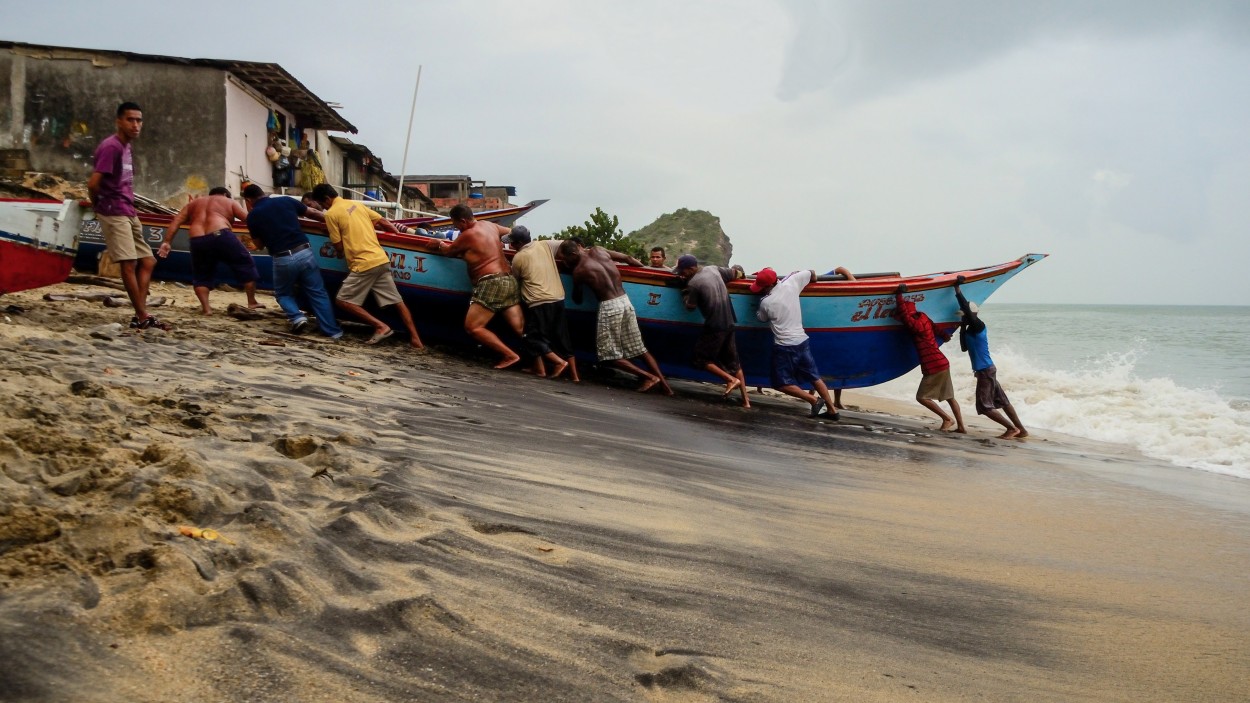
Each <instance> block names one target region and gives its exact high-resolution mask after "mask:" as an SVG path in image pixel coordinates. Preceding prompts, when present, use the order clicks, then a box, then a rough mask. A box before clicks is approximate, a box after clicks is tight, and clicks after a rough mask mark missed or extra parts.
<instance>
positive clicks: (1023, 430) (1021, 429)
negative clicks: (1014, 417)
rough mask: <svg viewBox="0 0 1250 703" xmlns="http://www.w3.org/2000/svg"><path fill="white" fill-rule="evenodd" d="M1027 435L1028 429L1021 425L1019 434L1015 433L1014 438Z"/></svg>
mask: <svg viewBox="0 0 1250 703" xmlns="http://www.w3.org/2000/svg"><path fill="white" fill-rule="evenodd" d="M1028 436H1029V431H1028V430H1026V429H1024V428H1023V427H1021V428H1020V434H1018V435H1016V439H1024V438H1025V437H1028Z"/></svg>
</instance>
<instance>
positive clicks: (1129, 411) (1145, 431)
mask: <svg viewBox="0 0 1250 703" xmlns="http://www.w3.org/2000/svg"><path fill="white" fill-rule="evenodd" d="M1145 344H1146V343H1145V342H1144V341H1142V340H1139V341H1138V342H1136V343H1135V344H1134V346H1133V347H1132V348H1131V349H1129V350H1128V351H1124V352H1117V353H1112V354H1105V355H1104V356H1102V357H1100V358H1097V359H1091V360H1087V361H1085V362H1082V363H1080V364H1078V365H1075V366H1074V367H1073V368H1069V369H1050V368H1045V367H1043V366H1041V365H1039V364H1037V363H1035V362H1033V361H1031V360H1030V359H1029V358H1028V357H1027V356H1025V355H1024V354H1021V353H1019V352H1017V351H1016V350H1014V349H1013V348H1011V347H1010V346H1006V345H1004V346H1002V347H1001V348H996V349H994V361H995V365H996V366H997V368H998V379H999V381H1000V382H1001V383H1002V384H1003V388H1004V389H1005V390H1006V391H1007V395H1008V396H1010V397H1011V402H1012V404H1014V405H1015V407H1016V411H1017V412H1018V413H1019V415H1020V419H1021V421H1022V422H1023V423H1024V424H1025V426H1026V427H1029V428H1039V429H1046V430H1054V431H1058V432H1063V433H1065V434H1070V435H1073V436H1077V437H1084V438H1087V439H1094V440H1099V441H1103V442H1114V443H1117V444H1125V445H1129V446H1132V447H1135V448H1136V449H1138V450H1139V451H1141V452H1142V453H1143V454H1145V455H1146V456H1149V457H1153V458H1156V459H1162V460H1164V461H1168V462H1171V463H1173V464H1177V465H1179V466H1185V467H1190V468H1194V469H1201V470H1203V471H1211V472H1215V473H1221V474H1227V475H1230V476H1236V477H1239V478H1246V479H1250V402H1247V401H1246V400H1245V399H1232V400H1230V399H1227V398H1224V397H1221V395H1220V393H1219V390H1218V389H1217V388H1188V387H1185V386H1182V385H1180V384H1178V383H1176V382H1175V381H1174V380H1172V379H1171V378H1141V377H1139V376H1138V374H1137V372H1136V369H1137V366H1138V360H1139V358H1140V357H1141V356H1142V355H1143V354H1144V353H1145V348H1146V347H1145ZM956 349H957V347H956ZM944 351H946V350H944ZM947 356H948V357H950V359H951V371H952V375H953V377H954V380H955V392H956V397H957V399H958V400H959V401H960V405H961V406H962V407H963V408H964V413H965V415H968V414H974V413H975V412H976V411H975V409H974V406H973V405H972V398H973V391H974V389H975V387H976V380H975V378H974V377H973V376H972V371H971V368H970V367H969V365H968V359H967V355H965V354H962V353H959V354H958V355H957V356H953V355H952V354H951V353H950V352H949V351H947ZM918 382H919V372H918V371H914V372H912V373H911V374H908V375H907V376H904V377H903V378H900V379H895V380H894V381H891V382H889V383H886V384H883V385H881V386H877V387H875V388H871V389H867V392H869V393H872V394H875V395H880V396H883V397H889V398H896V399H907V400H910V399H912V398H914V397H915V389H916V384H917V383H918Z"/></svg>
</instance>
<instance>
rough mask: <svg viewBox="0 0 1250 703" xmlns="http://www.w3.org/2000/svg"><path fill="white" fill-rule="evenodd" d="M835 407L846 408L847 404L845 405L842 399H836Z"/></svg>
mask: <svg viewBox="0 0 1250 703" xmlns="http://www.w3.org/2000/svg"><path fill="white" fill-rule="evenodd" d="M833 407H834V408H836V409H838V410H846V406H845V405H843V404H842V401H840V400H835V401H833Z"/></svg>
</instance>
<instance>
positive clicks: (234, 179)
mask: <svg viewBox="0 0 1250 703" xmlns="http://www.w3.org/2000/svg"><path fill="white" fill-rule="evenodd" d="M225 91H226V135H227V137H226V154H225V169H226V172H227V174H228V176H227V177H226V181H225V184H224V185H225V186H226V187H227V188H229V189H230V192H232V193H234V194H235V195H238V194H239V193H240V192H241V191H242V188H241V187H240V180H241V178H240V174H239V171H240V168H241V169H242V171H243V173H244V174H246V175H247V176H248V177H249V178H251V181H252V182H253V183H255V184H257V185H259V186H260V187H262V188H264V189H265V190H266V191H272V190H273V164H272V163H270V161H269V159H268V158H267V157H266V156H265V147H267V146H268V145H269V131H268V122H269V110H270V108H271V107H272V108H273V109H275V110H277V111H278V112H280V113H282V114H283V115H284V116H285V117H286V119H287V121H288V123H290V121H291V120H292V118H291V114H290V113H289V112H287V111H286V110H283V109H282V108H280V107H278V106H277V105H275V104H274V103H273V102H271V101H269V100H266V99H265V98H264V97H262V96H261V95H260V94H258V93H257V92H256V91H254V90H252V89H250V88H247V87H246V86H244V85H243V84H241V83H236V82H235V81H234V80H230V79H229V78H226V82H225ZM292 148H295V145H292Z"/></svg>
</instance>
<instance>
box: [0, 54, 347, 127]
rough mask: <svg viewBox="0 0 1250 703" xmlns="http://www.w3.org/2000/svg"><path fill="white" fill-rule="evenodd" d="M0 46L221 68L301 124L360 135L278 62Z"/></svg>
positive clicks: (84, 57)
mask: <svg viewBox="0 0 1250 703" xmlns="http://www.w3.org/2000/svg"><path fill="white" fill-rule="evenodd" d="M0 47H7V48H9V49H11V50H13V52H14V53H19V54H24V55H27V56H33V57H36V58H48V59H82V60H90V61H92V63H94V64H95V65H97V66H107V65H110V64H109V63H108V62H107V61H106V60H103V61H102V60H101V58H102V57H108V56H114V57H120V58H123V59H125V60H127V61H139V62H146V63H172V64H181V65H184V66H204V67H209V68H217V69H220V70H223V71H227V72H229V73H232V74H234V75H235V76H237V77H238V78H239V80H242V81H243V82H244V83H247V84H248V85H250V86H252V87H253V88H255V89H256V90H257V91H258V92H259V93H260V94H262V95H264V96H265V97H267V98H269V99H271V100H273V101H274V102H275V103H278V104H279V105H281V106H282V107H284V108H286V109H287V110H290V111H291V112H292V113H293V114H294V115H295V117H296V118H297V119H298V120H299V121H300V122H301V124H306V125H308V126H309V127H313V128H315V129H325V130H330V131H334V132H351V133H352V134H356V127H355V126H354V125H353V124H352V123H350V122H348V121H347V120H345V119H343V116H342V115H340V114H339V113H338V112H336V111H335V110H334V108H332V107H330V106H329V105H327V104H326V102H325V101H324V100H322V99H321V98H319V97H317V96H316V95H315V94H313V92H312V91H311V90H309V89H308V88H307V87H305V86H304V84H303V83H300V82H299V81H298V80H296V79H295V77H294V76H292V75H291V74H290V73H287V71H286V69H284V68H282V66H279V65H278V64H276V63H260V62H255V61H231V60H223V59H188V58H182V57H179V56H158V55H155V54H136V53H132V52H129V51H113V50H110V49H81V48H74V47H62V46H46V45H41V44H25V43H22V42H12V41H0Z"/></svg>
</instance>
